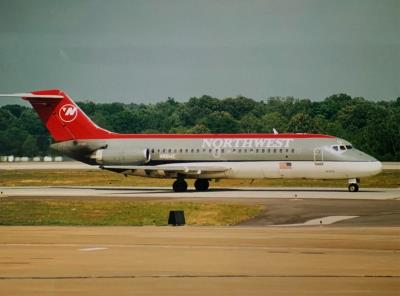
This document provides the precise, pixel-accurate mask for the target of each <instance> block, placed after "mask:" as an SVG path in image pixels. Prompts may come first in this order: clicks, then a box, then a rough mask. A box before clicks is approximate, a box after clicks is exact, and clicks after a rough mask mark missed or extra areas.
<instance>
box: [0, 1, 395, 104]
mask: <svg viewBox="0 0 400 296" xmlns="http://www.w3.org/2000/svg"><path fill="white" fill-rule="evenodd" d="M53 88H60V89H63V90H64V91H66V92H67V93H68V94H70V95H71V97H73V98H75V99H78V100H79V99H80V100H86V99H90V100H93V101H96V102H110V101H121V102H135V103H149V102H158V101H163V100H165V99H166V98H168V97H173V98H175V99H177V100H179V101H187V100H188V99H189V98H190V97H194V96H201V95H203V94H208V95H211V96H215V97H218V98H225V97H234V96H238V95H243V96H246V97H250V98H253V99H257V100H260V99H265V98H268V97H271V96H294V97H298V98H309V99H312V100H321V99H324V98H325V97H328V96H330V95H332V94H337V93H347V94H349V95H351V96H361V97H364V98H366V99H370V100H391V99H396V98H397V97H399V96H400V1H399V0H376V1H371V0H335V1H332V0H246V1H239V0H203V1H202V0H168V1H166V0H143V1H137V0H129V1H123V0H118V1H95V0H88V1H84V0H82V1H76V0H68V1H65V0H35V1H24V0H0V93H13V92H25V91H32V90H38V89H53ZM2 100H3V103H9V102H15V99H5V100H4V99H2Z"/></svg>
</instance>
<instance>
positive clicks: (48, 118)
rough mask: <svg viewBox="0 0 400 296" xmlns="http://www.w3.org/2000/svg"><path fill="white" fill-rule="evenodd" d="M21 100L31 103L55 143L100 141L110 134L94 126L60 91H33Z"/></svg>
mask: <svg viewBox="0 0 400 296" xmlns="http://www.w3.org/2000/svg"><path fill="white" fill-rule="evenodd" d="M22 98H23V99H24V100H27V101H29V102H30V103H31V105H32V107H33V108H34V109H35V111H36V112H37V113H38V114H39V116H40V118H41V120H42V121H43V123H44V124H45V125H46V127H47V129H48V130H49V132H50V134H51V136H52V137H53V139H54V140H55V141H56V142H61V141H68V140H79V139H101V138H108V137H109V136H110V134H112V133H111V132H109V131H107V130H104V129H102V128H100V127H98V126H97V125H96V124H94V123H93V121H91V120H90V119H89V117H87V116H86V114H85V113H84V112H83V111H82V110H81V109H80V108H79V107H78V106H77V105H76V104H75V103H74V102H73V101H72V100H71V99H70V98H69V97H68V95H67V94H66V93H64V92H63V91H61V90H58V89H54V90H40V91H34V92H32V93H31V95H30V94H28V95H27V96H22Z"/></svg>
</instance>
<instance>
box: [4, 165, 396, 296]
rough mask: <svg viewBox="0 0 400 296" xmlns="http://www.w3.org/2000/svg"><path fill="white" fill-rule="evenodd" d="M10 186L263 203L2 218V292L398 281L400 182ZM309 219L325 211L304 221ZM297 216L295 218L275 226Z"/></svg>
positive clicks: (368, 287)
mask: <svg viewBox="0 0 400 296" xmlns="http://www.w3.org/2000/svg"><path fill="white" fill-rule="evenodd" d="M51 165H53V164H51ZM64 165H67V164H64ZM74 165H75V164H74ZM395 165H396V164H395ZM1 168H3V169H4V166H3V167H2V166H1V165H0V169H1ZM74 168H76V167H74ZM82 169H87V168H82ZM2 198H6V199H10V198H11V199H13V198H16V199H19V198H23V199H26V198H28V199H80V200H82V199H83V200H85V199H90V200H92V199H118V200H121V199H122V200H177V201H194V202H197V201H201V202H223V203H226V202H229V203H246V204H261V205H264V206H265V210H264V212H263V213H262V214H261V215H260V216H258V217H256V218H254V219H252V220H250V221H246V222H245V223H243V224H242V225H239V226H235V227H188V226H184V227H47V226H40V227H30V226H18V227H16V226H11V227H9V226H1V227H0V295H40V296H42V295H71V294H74V295H96V296H97V295H110V294H115V295H366V294H370V295H396V296H397V295H399V291H400V189H385V188H376V189H370V188H368V189H365V188H362V189H361V191H360V192H358V193H349V192H347V190H346V189H345V188H235V189H229V188H217V189H213V190H211V191H209V192H203V193H198V192H195V191H193V190H191V191H189V192H187V193H179V194H177V193H173V192H171V190H170V188H162V187H160V188H138V187H130V188H120V187H118V188H110V187H1V188H0V204H1V199H2ZM340 217H345V218H346V219H343V220H341V219H340ZM0 218H1V217H0ZM313 219H317V220H314V222H315V221H318V219H320V221H322V223H320V224H319V225H318V223H312V224H313V225H312V226H298V224H302V223H305V222H307V221H310V220H313ZM0 220H1V219H0ZM327 221H329V223H333V222H335V223H333V224H329V225H328V224H324V223H327ZM290 224H297V226H276V225H290ZM315 224H317V225H315Z"/></svg>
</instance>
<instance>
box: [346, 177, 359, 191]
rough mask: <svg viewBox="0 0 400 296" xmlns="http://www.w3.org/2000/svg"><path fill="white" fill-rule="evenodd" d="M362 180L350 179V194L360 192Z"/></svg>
mask: <svg viewBox="0 0 400 296" xmlns="http://www.w3.org/2000/svg"><path fill="white" fill-rule="evenodd" d="M358 183H360V179H358V178H357V179H349V187H348V188H349V192H358V189H359V186H358Z"/></svg>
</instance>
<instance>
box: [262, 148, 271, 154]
mask: <svg viewBox="0 0 400 296" xmlns="http://www.w3.org/2000/svg"><path fill="white" fill-rule="evenodd" d="M263 152H264V151H263ZM268 153H271V149H270V148H268Z"/></svg>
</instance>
